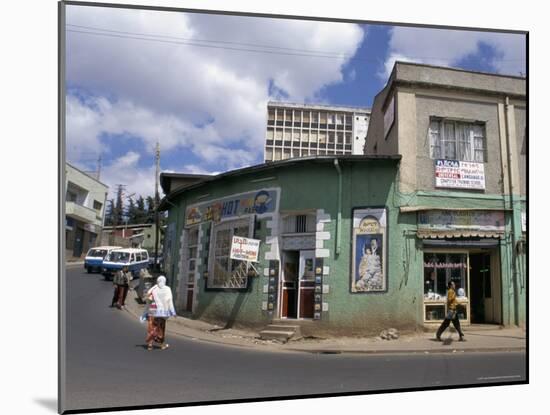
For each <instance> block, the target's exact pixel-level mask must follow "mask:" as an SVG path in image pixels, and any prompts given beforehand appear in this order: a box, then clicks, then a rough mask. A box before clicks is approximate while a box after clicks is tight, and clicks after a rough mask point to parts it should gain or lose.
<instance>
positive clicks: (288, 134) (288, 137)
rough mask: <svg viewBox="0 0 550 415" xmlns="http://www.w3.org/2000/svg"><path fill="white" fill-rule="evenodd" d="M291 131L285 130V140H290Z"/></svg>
mask: <svg viewBox="0 0 550 415" xmlns="http://www.w3.org/2000/svg"><path fill="white" fill-rule="evenodd" d="M291 133H292V132H291V131H290V130H285V140H290V138H291Z"/></svg>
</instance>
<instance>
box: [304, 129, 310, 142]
mask: <svg viewBox="0 0 550 415" xmlns="http://www.w3.org/2000/svg"><path fill="white" fill-rule="evenodd" d="M302 141H309V131H302Z"/></svg>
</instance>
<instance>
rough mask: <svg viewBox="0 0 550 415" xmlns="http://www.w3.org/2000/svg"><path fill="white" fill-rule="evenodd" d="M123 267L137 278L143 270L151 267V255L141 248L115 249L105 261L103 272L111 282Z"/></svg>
mask: <svg viewBox="0 0 550 415" xmlns="http://www.w3.org/2000/svg"><path fill="white" fill-rule="evenodd" d="M122 267H128V271H130V272H131V273H132V274H134V277H136V278H137V277H138V276H139V271H140V270H141V269H143V268H147V267H149V253H148V252H147V250H146V249H139V248H121V249H114V250H112V251H111V252H110V253H109V255H107V257H106V258H105V260H104V261H103V265H102V267H101V271H102V273H103V276H104V277H105V279H106V280H110V279H112V278H113V275H114V273H115V272H117V271H118V270H120V269H122Z"/></svg>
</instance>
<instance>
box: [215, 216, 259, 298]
mask: <svg viewBox="0 0 550 415" xmlns="http://www.w3.org/2000/svg"><path fill="white" fill-rule="evenodd" d="M250 225H251V221H250V220H248V219H246V220H239V221H231V222H225V223H221V224H219V225H216V226H215V227H214V230H213V236H212V242H211V252H212V254H211V255H212V257H211V261H210V267H209V268H210V269H209V272H208V279H207V288H218V289H227V288H229V289H231V288H246V286H247V285H248V276H247V274H248V273H247V268H246V266H247V264H246V262H245V261H236V260H233V259H231V258H229V254H230V251H231V241H232V239H233V236H242V237H246V238H248V237H250V229H251V226H250Z"/></svg>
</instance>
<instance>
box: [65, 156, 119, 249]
mask: <svg viewBox="0 0 550 415" xmlns="http://www.w3.org/2000/svg"><path fill="white" fill-rule="evenodd" d="M108 190H109V187H108V186H107V185H106V184H103V183H101V182H100V181H98V180H96V179H95V178H94V177H92V176H90V175H88V174H87V173H84V172H83V171H81V170H79V169H77V168H76V167H74V166H71V165H70V164H69V163H65V241H66V246H65V249H66V255H67V258H69V257H80V256H82V254H85V253H86V252H87V251H88V249H89V248H91V247H93V246H96V241H97V242H99V240H98V239H97V236H98V235H100V234H101V228H102V226H103V218H104V215H105V202H106V200H107V192H108Z"/></svg>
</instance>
